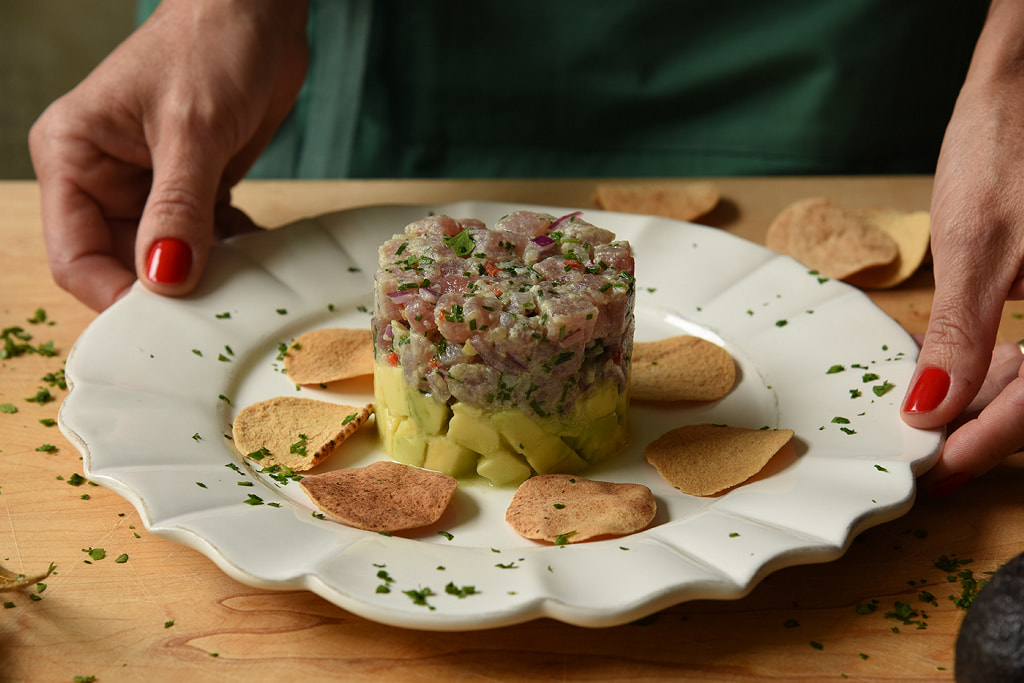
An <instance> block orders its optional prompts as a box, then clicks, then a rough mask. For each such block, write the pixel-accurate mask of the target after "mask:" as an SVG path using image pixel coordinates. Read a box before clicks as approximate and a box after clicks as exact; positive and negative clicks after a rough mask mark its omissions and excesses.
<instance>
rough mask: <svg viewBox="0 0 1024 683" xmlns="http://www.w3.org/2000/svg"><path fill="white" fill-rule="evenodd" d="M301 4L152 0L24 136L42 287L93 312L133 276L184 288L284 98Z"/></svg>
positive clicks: (232, 215) (242, 224)
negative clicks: (37, 207)
mask: <svg viewBox="0 0 1024 683" xmlns="http://www.w3.org/2000/svg"><path fill="white" fill-rule="evenodd" d="M306 12H307V8H306V3H305V2H301V1H292V0H240V1H236V0H165V2H162V3H161V4H160V6H159V8H158V9H157V11H156V12H155V13H154V14H153V16H152V17H150V19H149V20H148V21H147V22H146V23H145V24H143V25H142V26H140V27H139V29H138V30H137V31H135V32H134V33H133V34H132V35H131V36H130V37H129V38H128V39H127V40H125V42H124V43H122V44H121V45H120V46H119V47H118V48H117V49H116V50H114V51H113V52H112V53H111V54H110V56H108V57H107V58H106V59H105V60H104V61H103V62H102V63H101V64H100V65H99V66H98V67H97V68H96V69H95V70H94V71H93V72H92V73H91V74H90V75H89V76H88V77H87V78H85V79H84V80H83V81H82V82H81V83H80V84H79V85H78V86H77V87H75V88H74V89H73V90H72V91H70V92H69V93H68V94H66V95H64V96H63V97H61V98H60V99H58V100H56V101H55V102H54V103H53V104H51V105H50V106H49V107H48V108H47V109H46V111H45V112H43V114H42V115H41V116H40V118H39V120H38V121H36V123H35V124H34V125H33V127H32V130H31V132H30V134H29V147H30V150H31V153H32V161H33V164H34V166H35V170H36V175H37V178H38V180H39V187H40V193H41V210H42V219H43V234H44V238H45V241H46V247H47V252H48V258H49V263H50V269H51V272H52V274H53V277H54V280H55V281H56V282H57V283H58V284H59V285H60V286H61V287H63V288H64V289H67V290H68V291H70V292H71V293H72V294H74V295H75V296H76V297H78V298H79V299H80V300H81V301H83V302H84V303H86V304H87V305H89V306H90V307H92V308H94V309H96V310H102V309H104V308H106V307H107V306H109V305H110V304H112V303H113V302H114V301H116V300H117V299H118V298H119V297H121V296H122V295H123V294H125V293H126V292H127V290H128V288H129V287H130V286H131V284H132V283H133V282H134V281H135V279H136V278H138V279H140V280H141V281H142V282H143V283H144V284H145V285H146V286H147V287H149V288H151V289H153V290H154V291H156V292H159V293H161V294H166V295H172V296H175V295H182V294H186V293H188V292H189V291H191V290H192V288H193V287H195V285H196V283H197V282H198V280H199V277H200V275H201V273H202V271H203V268H204V267H205V264H206V258H207V253H208V251H209V247H210V244H211V242H212V241H213V239H214V228H215V225H216V227H217V228H218V229H219V230H222V231H224V232H236V231H239V230H244V229H251V228H252V224H251V222H250V221H249V220H248V218H246V217H245V216H244V215H243V214H242V213H241V212H239V211H237V210H235V209H232V208H230V190H231V188H232V187H233V186H234V185H235V184H236V183H237V182H238V181H239V180H240V179H241V178H242V177H243V175H244V174H245V172H246V171H247V170H248V168H249V167H250V166H251V165H252V163H253V162H254V161H255V160H256V158H257V156H258V155H259V153H260V152H261V151H262V150H263V148H264V147H265V146H266V144H267V143H268V142H269V141H270V139H271V137H272V136H273V133H274V131H275V130H276V129H277V127H278V126H279V125H280V123H281V121H282V120H283V119H284V117H285V116H286V115H287V113H288V111H289V110H290V109H291V107H292V105H293V104H294V102H295V98H296V97H297V95H298V91H299V88H300V87H301V85H302V81H303V79H304V77H305V70H306V65H307V61H308V57H307V49H306V42H305V28H306V24H305V22H306Z"/></svg>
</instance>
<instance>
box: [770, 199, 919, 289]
mask: <svg viewBox="0 0 1024 683" xmlns="http://www.w3.org/2000/svg"><path fill="white" fill-rule="evenodd" d="M765 244H766V245H767V246H768V248H769V249H774V250H775V251H777V252H779V253H782V254H788V255H789V256H792V257H793V258H795V259H796V260H797V261H800V262H801V263H803V264H804V265H805V266H807V267H808V268H812V269H814V270H816V271H818V272H819V273H820V274H821V275H823V276H825V277H830V278H834V279H836V280H843V279H846V278H848V277H850V276H851V275H853V274H854V273H859V272H860V271H862V270H865V269H867V268H874V267H877V266H885V265H888V264H891V263H893V262H894V261H895V260H896V258H897V257H898V256H899V248H898V246H897V244H896V241H895V240H893V238H892V237H890V236H889V235H888V234H887V233H886V232H885V231H884V230H882V229H881V228H880V227H878V226H877V225H873V224H871V223H870V222H869V221H867V220H865V219H864V218H863V217H862V216H860V215H858V214H856V213H855V212H852V211H847V210H846V209H843V208H842V207H840V206H838V205H837V204H835V203H833V202H832V201H831V200H829V199H825V198H812V199H802V200H800V201H798V202H794V203H793V204H790V205H789V206H787V207H786V208H785V209H783V210H782V212H781V213H779V215H778V216H776V218H775V220H774V221H772V224H771V225H770V226H769V227H768V233H767V235H766V236H765Z"/></svg>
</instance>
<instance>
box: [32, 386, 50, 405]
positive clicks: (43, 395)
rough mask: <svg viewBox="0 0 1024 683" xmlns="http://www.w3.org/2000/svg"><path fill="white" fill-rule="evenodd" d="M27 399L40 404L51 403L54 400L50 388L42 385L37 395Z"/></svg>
mask: <svg viewBox="0 0 1024 683" xmlns="http://www.w3.org/2000/svg"><path fill="white" fill-rule="evenodd" d="M25 400H26V401H28V402H29V403H38V404H39V405H43V404H44V403H49V402H50V401H52V400H53V394H51V393H50V390H49V389H47V388H45V387H42V388H40V389H39V391H37V392H36V395H35V396H30V397H29V398H26V399H25Z"/></svg>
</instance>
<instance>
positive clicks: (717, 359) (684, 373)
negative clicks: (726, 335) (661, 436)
mask: <svg viewBox="0 0 1024 683" xmlns="http://www.w3.org/2000/svg"><path fill="white" fill-rule="evenodd" d="M735 383H736V363H735V362H734V361H733V358H732V356H731V355H730V354H729V352H728V351H726V350H725V349H723V348H722V347H721V346H718V345H717V344H714V343H712V342H709V341H708V340H706V339H701V338H700V337H695V336H692V335H680V336H676V337H669V338H667V339H661V340H658V341H653V342H634V343H633V361H632V366H631V369H630V395H631V396H632V397H633V398H634V399H639V400H649V401H716V400H718V399H720V398H722V397H723V396H725V395H726V394H728V393H729V392H730V391H732V388H733V385H734V384H735Z"/></svg>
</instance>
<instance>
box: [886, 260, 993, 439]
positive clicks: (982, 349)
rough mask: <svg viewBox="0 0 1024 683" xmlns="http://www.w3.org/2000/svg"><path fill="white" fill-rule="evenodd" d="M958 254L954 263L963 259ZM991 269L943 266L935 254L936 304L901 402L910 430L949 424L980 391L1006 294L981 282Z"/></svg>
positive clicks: (933, 306) (957, 265) (933, 305)
mask: <svg viewBox="0 0 1024 683" xmlns="http://www.w3.org/2000/svg"><path fill="white" fill-rule="evenodd" d="M963 255H964V252H959V254H958V255H956V256H953V257H952V258H953V259H958V258H962V257H963ZM985 274H988V275H991V274H992V273H991V269H984V268H971V267H970V266H969V264H964V263H959V264H951V263H946V262H945V261H944V259H941V258H940V257H939V255H938V253H937V254H936V261H935V280H936V291H935V299H934V302H933V304H932V310H931V315H930V318H929V321H928V330H927V332H926V334H925V336H924V341H923V343H922V345H921V353H920V355H919V356H918V360H917V369H916V371H915V374H914V379H913V381H912V382H911V383H910V389H909V390H908V391H907V393H906V396H905V397H904V400H903V410H902V414H903V419H904V421H905V422H906V423H907V424H909V425H910V426H912V427H917V428H920V429H933V428H937V427H942V426H944V425H947V424H949V423H950V422H952V421H953V420H954V419H956V418H957V417H958V416H959V415H960V414H961V413H962V412H963V411H964V409H965V408H966V407H967V406H968V404H970V402H971V400H972V399H973V398H974V397H975V395H976V394H977V393H978V391H979V390H980V389H981V387H982V385H983V383H984V381H985V376H986V374H987V372H988V368H989V364H990V362H991V358H992V349H993V347H994V346H995V335H996V330H997V328H998V326H999V318H1000V314H1001V311H1002V305H1003V302H1004V300H1005V298H1006V291H1005V289H1000V288H999V287H993V286H992V282H991V281H988V282H985V283H982V282H980V281H979V280H980V279H982V277H983V275H985Z"/></svg>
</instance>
